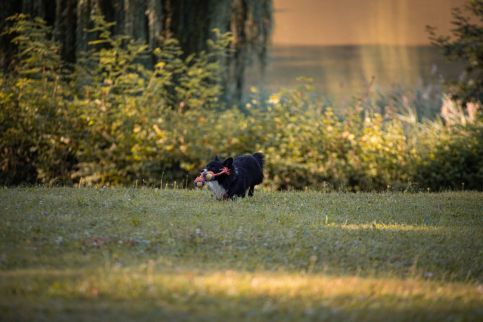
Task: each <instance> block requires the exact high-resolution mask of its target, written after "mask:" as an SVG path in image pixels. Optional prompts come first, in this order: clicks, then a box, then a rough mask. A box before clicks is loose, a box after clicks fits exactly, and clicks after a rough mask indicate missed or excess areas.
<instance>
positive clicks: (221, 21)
mask: <svg viewBox="0 0 483 322" xmlns="http://www.w3.org/2000/svg"><path fill="white" fill-rule="evenodd" d="M95 7H97V8H99V9H100V11H101V12H102V14H103V15H104V16H105V17H106V20H107V21H114V22H116V25H115V26H114V27H113V29H114V30H113V33H114V34H126V35H129V36H132V37H133V38H135V39H138V40H141V41H144V42H146V43H147V44H149V46H150V48H154V47H156V45H157V43H158V40H159V39H160V37H174V38H176V39H178V40H179V42H180V45H181V47H182V49H183V51H184V52H185V54H186V55H189V54H191V53H195V52H199V51H201V50H204V49H206V48H207V47H206V42H207V40H208V39H210V38H211V37H213V34H212V30H213V29H214V28H216V29H218V30H220V31H221V32H222V33H224V32H232V33H233V43H232V49H233V54H232V55H231V56H230V57H228V58H227V59H226V61H225V62H224V64H225V65H226V69H225V70H226V75H225V77H226V81H225V82H224V83H225V97H226V99H227V100H228V101H229V102H232V103H237V102H240V101H241V98H242V94H243V90H244V79H245V69H246V66H247V65H248V64H249V63H250V62H256V63H258V64H259V66H260V68H261V69H264V67H265V61H266V47H267V45H268V42H269V38H270V33H271V29H272V21H273V18H272V0H18V1H17V0H6V1H1V2H0V28H1V29H3V28H4V22H5V18H6V17H7V16H10V15H12V14H14V13H17V12H23V13H27V14H30V15H31V16H39V17H41V18H43V19H44V20H46V21H47V23H48V24H49V25H51V26H53V27H54V31H55V32H54V36H55V37H56V38H57V39H58V40H59V41H60V42H61V44H62V47H61V50H62V57H63V59H64V60H65V61H67V62H75V60H76V58H77V57H78V55H79V53H80V52H81V51H85V49H86V48H87V43H88V41H89V38H88V37H89V34H88V33H86V29H88V28H89V26H90V23H91V22H90V21H91V19H90V17H91V15H92V13H93V10H94V8H95ZM5 38H6V37H2V39H1V42H0V46H1V48H0V62H1V64H2V66H3V67H4V69H5V68H6V67H7V66H8V64H9V62H10V59H11V57H12V56H11V51H12V48H11V46H9V42H8V39H5Z"/></svg>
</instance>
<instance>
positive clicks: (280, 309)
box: [0, 270, 483, 321]
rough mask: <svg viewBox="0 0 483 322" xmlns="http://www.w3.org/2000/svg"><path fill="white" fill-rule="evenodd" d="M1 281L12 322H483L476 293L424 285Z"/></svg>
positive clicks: (284, 278)
mask: <svg viewBox="0 0 483 322" xmlns="http://www.w3.org/2000/svg"><path fill="white" fill-rule="evenodd" d="M126 274H127V275H126ZM0 276H1V277H2V280H3V282H2V284H3V285H2V288H1V290H2V295H3V296H2V297H1V299H0V310H1V311H2V315H1V318H0V320H4V321H32V320H36V321H59V320H69V321H79V320H82V321H114V320H121V321H125V320H136V321H138V320H143V321H163V320H169V321H241V320H246V321H257V320H263V321H267V320H268V321H294V320H297V321H298V320H304V321H334V320H342V321H387V320H388V319H389V320H391V321H454V320H458V321H459V320H464V321H477V320H479V319H481V317H482V314H483V310H482V309H481V307H482V304H483V301H482V300H481V291H479V290H478V289H477V288H476V287H474V286H472V287H469V286H466V285H462V284H441V283H436V282H427V281H426V282H425V281H420V280H401V279H366V278H360V277H330V276H324V275H320V274H315V275H314V274H309V275H304V276H300V275H297V274H287V273H269V272H265V273H263V272H261V273H260V272H259V273H253V274H249V273H240V272H235V271H231V272H216V273H212V274H204V273H203V274H192V273H189V272H184V273H162V272H147V273H146V272H145V273H139V272H138V273H134V272H132V271H122V270H118V271H113V272H110V273H106V272H100V271H96V272H94V271H93V272H90V273H89V274H88V273H86V272H81V273H79V274H75V272H74V273H73V272H67V273H65V274H64V273H62V272H49V271H38V270H30V271H24V272H22V271H19V272H17V273H12V274H8V276H5V275H4V274H2V275H0ZM6 277H8V278H9V279H8V281H6V280H5V278H6Z"/></svg>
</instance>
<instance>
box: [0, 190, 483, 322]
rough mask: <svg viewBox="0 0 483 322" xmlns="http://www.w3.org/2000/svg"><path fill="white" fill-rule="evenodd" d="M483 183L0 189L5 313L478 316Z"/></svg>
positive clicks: (0, 300) (198, 317) (43, 316)
mask: <svg viewBox="0 0 483 322" xmlns="http://www.w3.org/2000/svg"><path fill="white" fill-rule="evenodd" d="M481 209H483V199H482V194H481V193H475V192H452V193H450V192H449V193H442V194H403V193H383V194H346V193H330V194H324V193H317V192H304V193H303V192H286V193H278V192H263V191H257V192H256V194H255V197H254V198H252V199H244V200H236V201H233V202H232V201H229V202H217V201H215V200H213V199H212V197H211V196H210V195H209V194H208V193H207V192H206V191H202V192H196V191H185V190H155V189H147V188H143V189H87V188H82V189H72V188H56V189H46V188H23V189H3V190H0V214H1V218H2V222H1V225H0V310H1V311H2V312H3V313H4V314H2V316H1V318H0V319H2V320H29V321H30V320H49V321H51V320H99V321H104V320H183V321H185V320H190V321H215V320H220V321H225V320H250V321H252V320H273V321H280V320H357V321H361V320H362V321H378V320H380V321H386V320H387V319H388V318H390V319H391V320H396V321H397V320H400V321H407V320H424V321H432V320H433V321H443V320H447V321H452V320H468V321H470V320H475V321H476V320H478V319H481V317H482V314H483V311H482V310H481V307H482V306H483V300H482V297H483V286H482V283H483V271H482V270H481V263H482V262H483V253H482V251H481V249H483V239H482V238H481V237H482V236H483V234H482V233H483V229H482V228H483V227H482V222H483V219H482V216H481V215H482V212H481Z"/></svg>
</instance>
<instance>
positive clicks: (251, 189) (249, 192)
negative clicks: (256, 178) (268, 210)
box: [248, 186, 255, 197]
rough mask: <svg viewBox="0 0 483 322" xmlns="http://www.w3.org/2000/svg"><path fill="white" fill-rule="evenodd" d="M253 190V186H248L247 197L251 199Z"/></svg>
mask: <svg viewBox="0 0 483 322" xmlns="http://www.w3.org/2000/svg"><path fill="white" fill-rule="evenodd" d="M254 190H255V186H250V189H248V196H249V197H253V191H254Z"/></svg>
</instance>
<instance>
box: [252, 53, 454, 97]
mask: <svg viewBox="0 0 483 322" xmlns="http://www.w3.org/2000/svg"><path fill="white" fill-rule="evenodd" d="M462 72H463V68H462V65H461V63H456V62H448V60H447V59H446V58H445V57H444V56H443V55H442V54H441V50H440V49H438V48H435V47H433V46H391V45H363V46H272V47H271V48H270V50H269V55H268V65H267V69H266V73H265V75H264V76H262V75H260V73H259V72H257V68H256V66H254V67H252V68H250V69H249V70H248V72H247V79H248V85H249V86H247V89H248V88H249V87H250V86H257V87H258V88H260V89H262V90H265V91H268V92H269V93H272V92H273V91H276V90H278V89H280V88H286V87H294V86H296V85H297V82H296V78H297V77H299V76H307V77H310V78H312V79H313V81H314V86H315V89H316V92H317V93H318V94H321V95H322V96H324V97H326V98H329V99H331V100H332V101H334V102H338V103H347V102H348V100H350V99H353V98H354V97H356V98H357V97H360V96H361V95H363V93H365V92H367V90H368V87H369V84H371V83H372V85H370V88H371V90H373V91H374V90H375V91H380V92H381V93H382V94H384V93H385V92H387V91H389V90H391V89H394V88H399V89H400V90H410V91H411V90H417V89H418V88H419V89H420V88H424V87H428V86H440V85H441V82H442V80H443V79H448V78H457V77H459V76H460V75H461V74H462ZM336 105H337V104H336Z"/></svg>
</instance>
